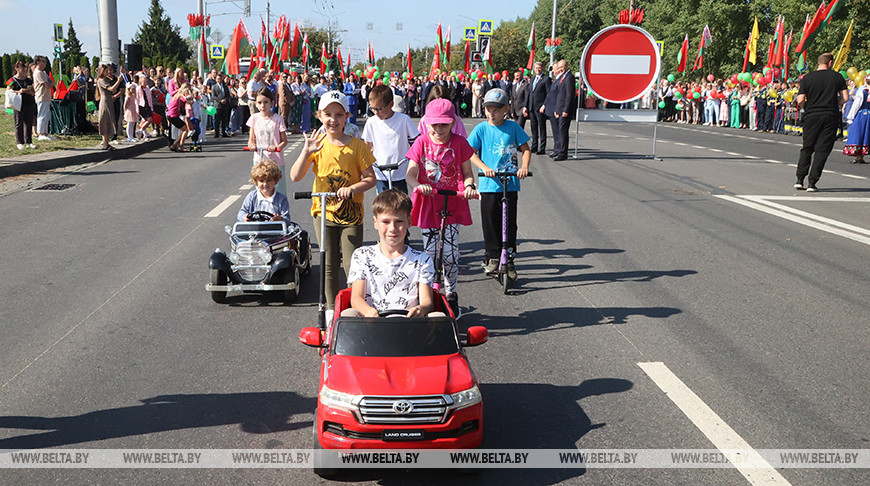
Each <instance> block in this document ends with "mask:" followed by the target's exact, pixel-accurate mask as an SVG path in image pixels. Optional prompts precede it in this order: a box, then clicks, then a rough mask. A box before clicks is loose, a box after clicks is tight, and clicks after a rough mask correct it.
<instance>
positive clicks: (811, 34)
mask: <svg viewBox="0 0 870 486" xmlns="http://www.w3.org/2000/svg"><path fill="white" fill-rule="evenodd" d="M823 20H825V1H824V0H822V3H821V5H819V8H818V9H817V10H816V13H815V14H813V17H812V19H810V22H809V23H808V24H804V31H803V32H802V33H801V40H800V42H798V45H797V47H796V48H795V52H804V51H806V50H807V48H808V47H809V46H810V44H812V43H813V41H814V40H815V39H816V36H817V35H818V34H819V32H820V30H819V26H820V25H821V23H822V21H823Z"/></svg>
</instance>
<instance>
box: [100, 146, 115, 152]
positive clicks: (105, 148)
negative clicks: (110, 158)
mask: <svg viewBox="0 0 870 486" xmlns="http://www.w3.org/2000/svg"><path fill="white" fill-rule="evenodd" d="M102 149H103V150H109V151H112V150H115V147H112V146H111V145H103V146H102Z"/></svg>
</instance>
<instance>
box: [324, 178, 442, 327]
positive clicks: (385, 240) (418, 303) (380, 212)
mask: <svg viewBox="0 0 870 486" xmlns="http://www.w3.org/2000/svg"><path fill="white" fill-rule="evenodd" d="M372 213H373V214H374V223H375V229H377V230H378V237H379V238H380V241H379V242H378V244H377V245H370V246H363V247H360V248H357V249H356V251H354V252H353V256H352V257H351V262H350V272H349V273H348V275H347V282H348V284H350V286H351V297H350V305H351V308H349V309H345V310H344V311H342V313H341V315H342V316H344V317H378V314H379V313H380V312H385V311H387V310H407V311H408V313H407V317H427V316H428V317H443V316H444V315H445V314H444V313H442V312H432V310H433V309H434V308H435V305H434V302H433V294H432V281H433V279H434V278H435V266H434V264H433V263H432V258H431V257H430V256H429V255H427V254H426V253H424V252H421V251H417V250H415V249H413V248H411V247H409V246H408V245H406V244H405V235H406V234H407V233H408V226H409V225H410V224H411V198H409V197H408V195H407V194H405V193H403V192H400V191H396V190H392V191H384V192H382V193H380V194H378V196H377V197H375V200H374V201H373V202H372Z"/></svg>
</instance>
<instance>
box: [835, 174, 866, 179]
mask: <svg viewBox="0 0 870 486" xmlns="http://www.w3.org/2000/svg"><path fill="white" fill-rule="evenodd" d="M840 175H841V176H843V177H848V178H850V179H866V177H864V176H859V175H852V174H840Z"/></svg>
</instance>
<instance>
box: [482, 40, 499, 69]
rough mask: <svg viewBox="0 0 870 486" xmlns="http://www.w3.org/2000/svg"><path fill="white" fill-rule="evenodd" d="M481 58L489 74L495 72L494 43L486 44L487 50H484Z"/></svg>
mask: <svg viewBox="0 0 870 486" xmlns="http://www.w3.org/2000/svg"><path fill="white" fill-rule="evenodd" d="M480 58H481V59H483V65H484V67H485V68H486V72H487V73H488V74H492V73H493V72H495V68H494V67H493V66H492V42H487V43H486V49H484V50H483V52H482V53H481V55H480Z"/></svg>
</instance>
